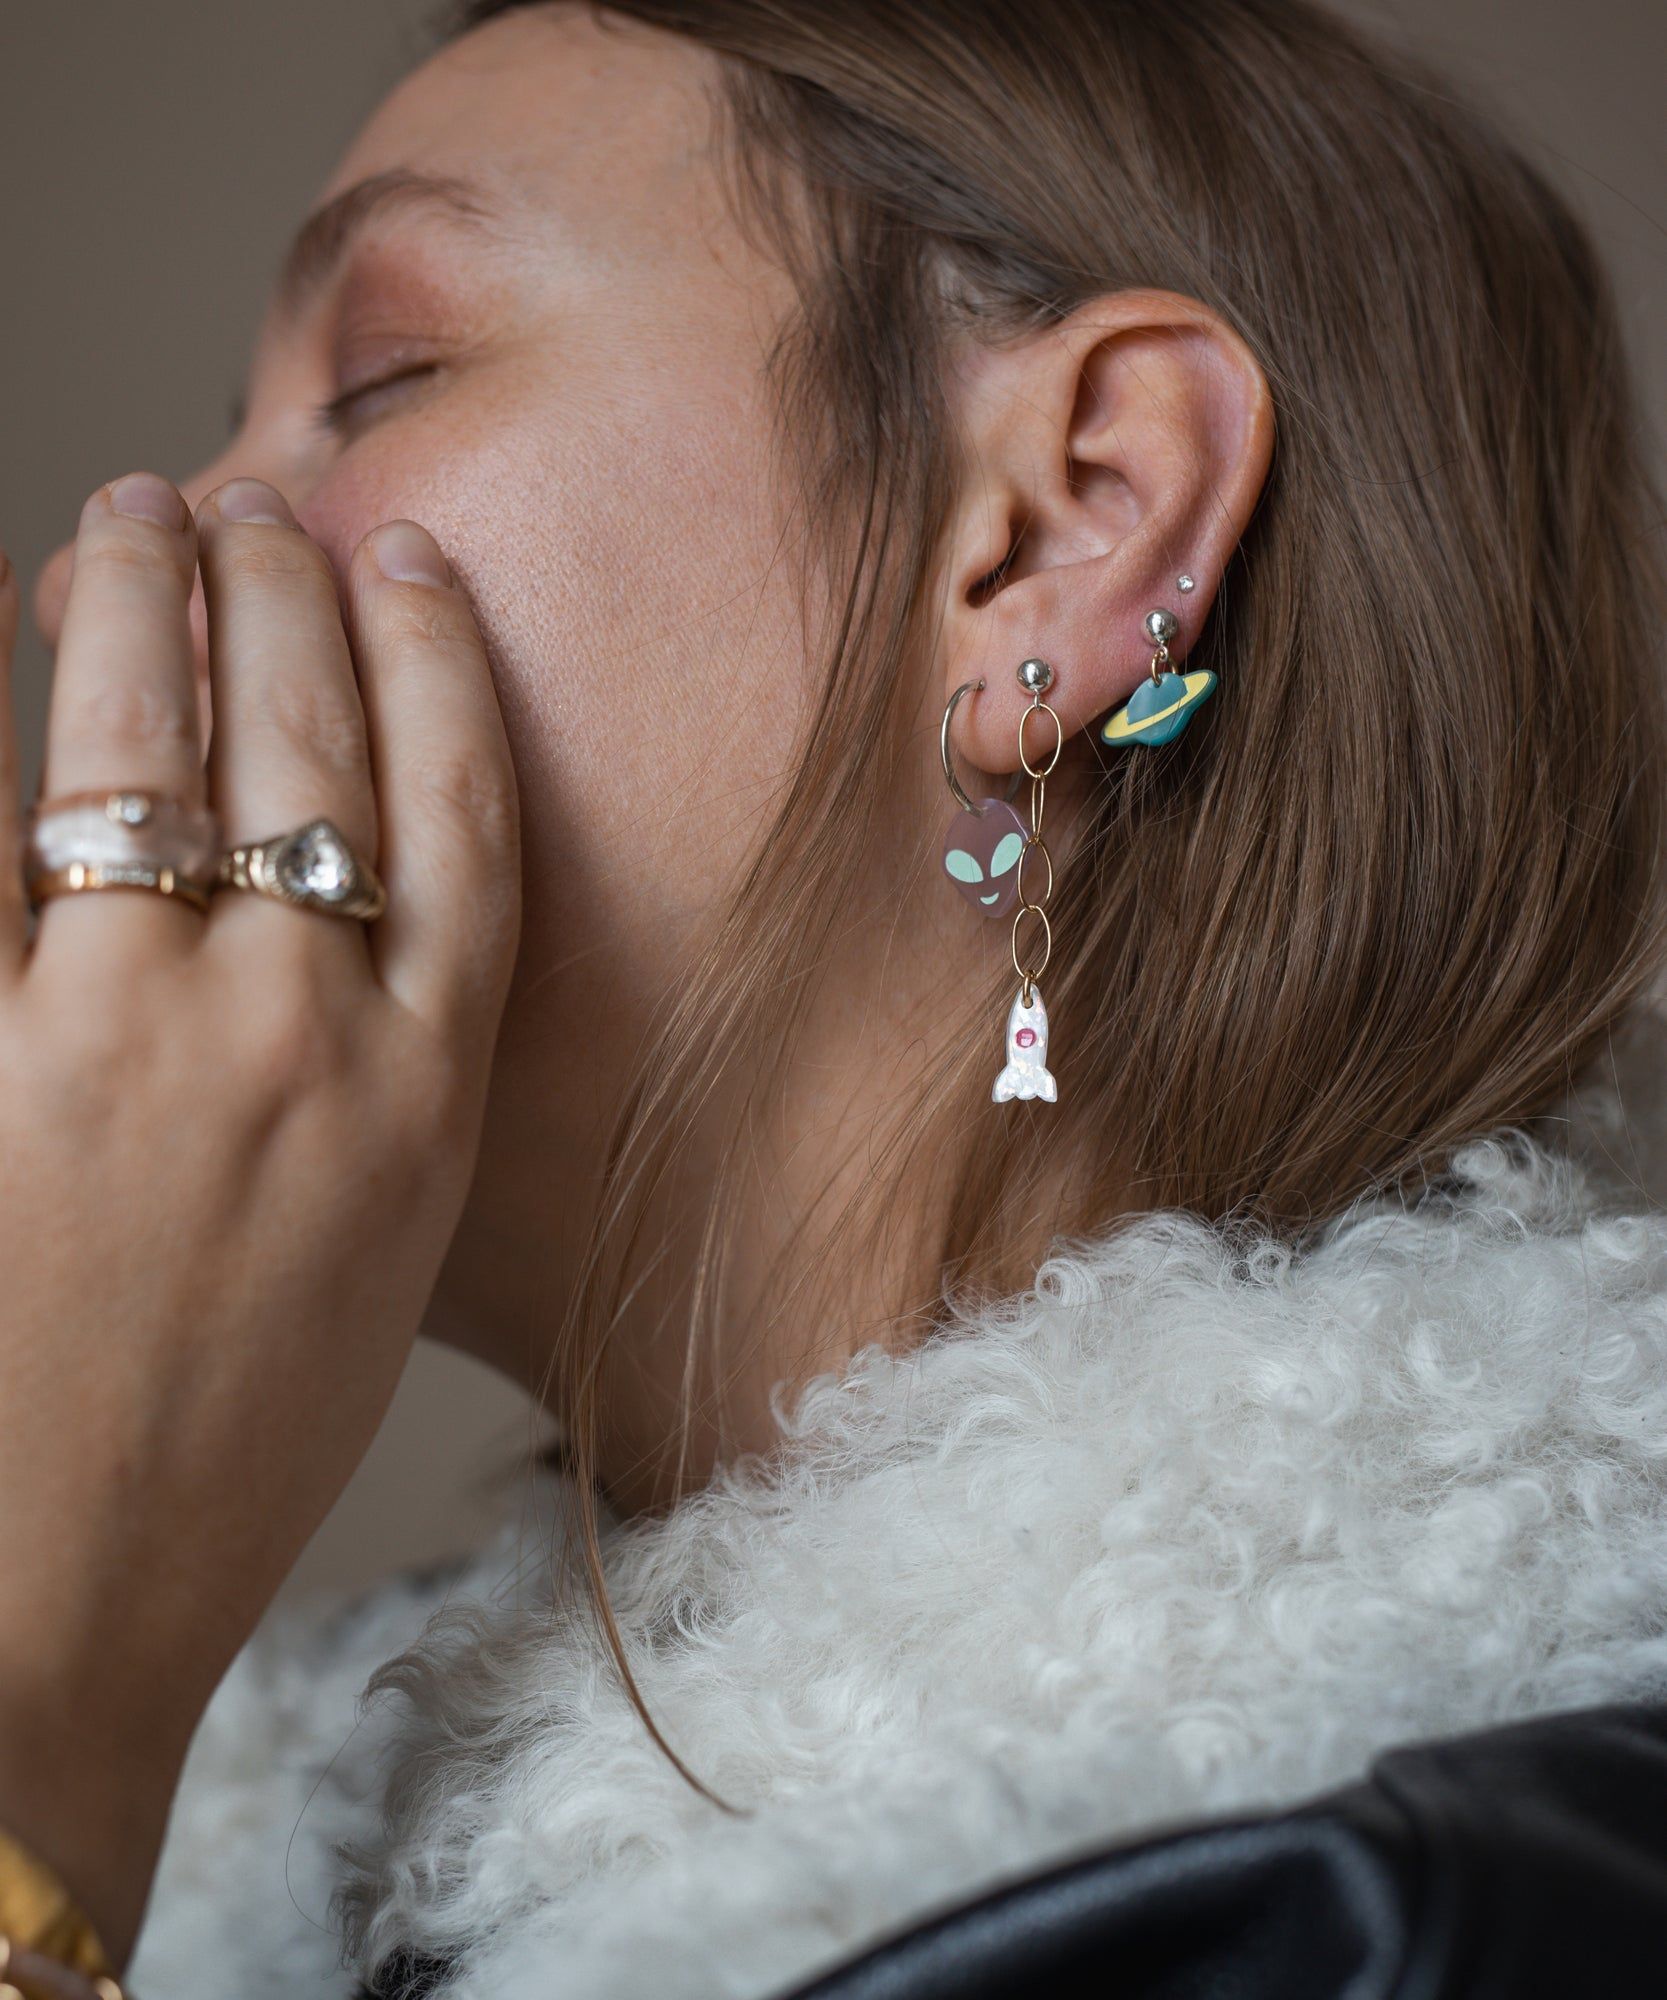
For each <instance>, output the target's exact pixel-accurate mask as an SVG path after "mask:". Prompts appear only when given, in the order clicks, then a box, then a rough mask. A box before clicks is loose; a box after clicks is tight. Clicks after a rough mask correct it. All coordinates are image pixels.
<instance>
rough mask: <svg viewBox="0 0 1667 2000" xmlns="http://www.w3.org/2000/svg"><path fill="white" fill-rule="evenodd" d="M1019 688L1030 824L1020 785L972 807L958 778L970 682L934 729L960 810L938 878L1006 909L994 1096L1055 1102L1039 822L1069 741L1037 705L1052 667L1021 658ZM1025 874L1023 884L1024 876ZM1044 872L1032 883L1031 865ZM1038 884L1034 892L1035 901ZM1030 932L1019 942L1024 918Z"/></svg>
mask: <svg viewBox="0 0 1667 2000" xmlns="http://www.w3.org/2000/svg"><path fill="white" fill-rule="evenodd" d="M1018 679H1019V686H1020V687H1021V688H1023V689H1024V691H1025V693H1026V694H1028V695H1029V696H1030V706H1029V707H1028V708H1026V709H1025V710H1024V711H1023V712H1022V713H1021V714H1020V716H1019V766H1020V770H1022V772H1023V773H1024V775H1025V776H1026V777H1028V778H1029V780H1030V813H1029V818H1028V822H1027V820H1026V819H1025V818H1024V817H1023V816H1022V815H1021V814H1020V813H1018V812H1017V811H1016V810H1015V809H1014V807H1013V805H1012V803H1011V801H1012V798H1013V794H1014V793H1015V792H1016V791H1017V789H1018V786H1019V782H1020V781H1019V775H1018V773H1015V774H1014V778H1013V783H1012V785H1011V786H1010V787H1009V788H1008V794H1007V797H1006V798H1005V799H989V798H986V799H979V800H977V801H974V800H973V799H972V798H970V797H969V796H968V795H967V793H966V791H965V790H964V789H963V788H962V785H961V781H960V779H959V778H957V777H956V775H955V764H954V760H953V758H952V757H951V756H950V752H949V728H950V724H951V723H952V722H953V721H954V719H955V710H956V707H957V705H958V704H959V703H960V702H961V701H962V700H963V699H964V698H965V697H966V696H967V695H969V694H980V693H982V692H983V688H984V683H983V682H982V681H966V682H964V683H963V684H962V685H961V686H960V687H958V688H957V689H956V690H955V692H954V693H953V694H952V695H951V696H950V697H949V704H948V706H947V707H946V708H945V709H944V712H943V726H942V728H941V729H940V731H939V735H938V742H939V748H940V749H941V751H942V753H943V774H944V777H945V779H946V780H947V781H948V784H949V789H950V791H951V793H953V795H954V798H955V802H956V804H957V805H958V806H959V808H960V810H959V811H958V812H957V813H956V815H955V817H954V818H953V819H952V820H951V821H950V822H949V825H948V826H947V827H946V828H945V830H944V840H943V867H944V873H945V874H946V875H947V876H948V877H949V879H950V881H951V882H953V883H954V885H955V887H956V888H957V889H958V890H959V891H960V892H961V894H962V895H963V896H964V897H965V898H966V900H967V901H968V902H969V903H970V904H971V905H972V907H973V908H974V909H975V910H978V911H980V912H981V913H982V914H983V915H984V916H987V917H1005V916H1006V915H1007V914H1008V913H1009V911H1011V912H1012V917H1013V930H1012V952H1013V970H1014V971H1015V972H1016V973H1017V974H1018V976H1019V990H1018V993H1017V995H1016V997H1015V998H1014V1001H1013V1006H1012V1010H1011V1011H1010V1012H1009V1014H1008V1016H1007V1061H1006V1063H1005V1065H1004V1066H1003V1068H1002V1071H1001V1074H1000V1075H999V1076H998V1077H997V1078H996V1080H995V1084H994V1087H993V1088H992V1089H991V1091H990V1096H991V1098H992V1099H993V1100H994V1101H995V1102H996V1103H997V1104H1006V1103H1008V1102H1009V1101H1010V1100H1011V1099H1013V1098H1015V1097H1030V1098H1040V1099H1042V1101H1043V1102H1044V1103H1048V1104H1052V1103H1054V1102H1055V1100H1056V1099H1057V1097H1058V1095H1059V1092H1058V1089H1057V1088H1056V1086H1055V1084H1054V1080H1053V1074H1052V1072H1051V1071H1050V1070H1049V1068H1048V1010H1047V1009H1046V1008H1045V1007H1044V1006H1043V1005H1042V993H1041V989H1040V987H1039V986H1038V985H1037V981H1038V980H1039V979H1040V978H1041V977H1042V974H1043V973H1044V972H1046V971H1047V969H1048V960H1049V959H1050V958H1051V957H1052V956H1053V926H1052V925H1051V924H1050V923H1049V922H1048V907H1047V906H1048V900H1049V898H1050V897H1051V896H1052V895H1053V857H1052V856H1051V855H1050V854H1049V853H1048V848H1047V843H1046V841H1044V840H1043V838H1042V821H1043V817H1044V815H1045V813H1046V811H1047V801H1048V777H1049V774H1050V773H1051V772H1052V770H1053V767H1054V766H1055V764H1057V763H1058V762H1059V753H1060V750H1061V749H1062V748H1063V747H1064V741H1065V735H1064V731H1063V730H1062V729H1061V728H1060V724H1059V717H1058V716H1057V715H1055V714H1054V712H1053V710H1052V709H1051V708H1050V707H1049V706H1048V704H1047V703H1046V702H1045V701H1044V700H1043V699H1042V697H1043V695H1045V694H1046V693H1047V691H1048V689H1049V688H1050V687H1052V686H1053V668H1052V667H1050V666H1049V665H1048V663H1047V661H1046V660H1026V661H1024V663H1023V664H1022V665H1021V666H1020V668H1019V674H1018ZM1039 715H1041V716H1046V717H1047V719H1048V721H1049V722H1051V723H1052V724H1053V744H1052V746H1051V748H1048V749H1047V751H1046V754H1045V755H1044V754H1043V745H1042V744H1041V743H1035V744H1033V743H1032V740H1031V738H1032V731H1033V727H1034V725H1035V724H1036V719H1037V717H1038V716H1039ZM1027 866H1028V867H1029V868H1030V870H1031V877H1030V880H1029V882H1028V883H1027V880H1026V876H1025V870H1026V867H1027ZM1038 866H1040V867H1041V868H1042V869H1043V870H1045V875H1044V876H1043V877H1042V878H1041V879H1040V880H1038V879H1037V877H1036V875H1035V870H1036V868H1037V867H1038ZM1033 887H1034V888H1036V889H1037V890H1038V891H1039V894H1037V895H1034V896H1033V895H1032V894H1031V889H1032V888H1033ZM1027 918H1029V919H1031V920H1032V923H1031V933H1032V934H1031V936H1030V938H1029V940H1028V942H1026V941H1025V940H1024V939H1023V938H1022V933H1023V931H1024V928H1025V921H1026V919H1027Z"/></svg>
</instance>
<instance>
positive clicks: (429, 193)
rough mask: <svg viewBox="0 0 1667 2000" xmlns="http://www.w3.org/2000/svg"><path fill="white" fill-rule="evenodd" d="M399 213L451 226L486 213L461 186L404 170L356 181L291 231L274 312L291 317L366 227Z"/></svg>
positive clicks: (474, 220)
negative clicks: (434, 217)
mask: <svg viewBox="0 0 1667 2000" xmlns="http://www.w3.org/2000/svg"><path fill="white" fill-rule="evenodd" d="M403 209H428V210H430V211H439V212H440V213H442V214H446V215H449V216H450V217H451V218H452V219H453V220H454V221H459V222H472V223H478V222H481V221H482V220H483V219H484V218H485V215H486V212H487V210H486V204H485V202H484V200H483V199H482V197H481V195H480V193H479V192H478V190H476V189H475V188H473V187H471V186H470V185H469V183H468V182H467V181H459V180H450V179H446V178H443V177H441V176H438V175H435V174H420V173H416V172H414V171H412V170H411V169H410V168H406V167H395V168H393V169H391V170H390V171H389V172H387V173H381V174H373V175H371V177H370V178H369V179H368V180H362V181H358V182H356V183H355V184H354V185H353V186H352V187H350V188H345V189H344V190H343V191H342V192H341V193H340V194H338V195H336V196H334V197H333V198H332V199H331V200H329V201H327V202H326V203H325V204H324V206H323V207H322V208H319V209H316V210H315V211H314V212H313V214H311V215H310V216H308V218H307V220H306V221H305V222H304V223H302V225H301V227H300V228H299V229H298V230H297V231H296V233H295V240H294V241H293V242H292V243H291V244H290V246H289V250H288V253H287V254H286V255H285V257H284V262H283V269H282V271H281V273H280V275H279V278H278V288H277V305H278V310H279V312H280V313H282V314H286V315H287V314H290V313H293V312H295V311H296V310H297V309H298V308H299V307H300V306H301V305H302V304H303V302H304V301H305V300H306V299H307V298H308V297H310V296H311V294H312V293H313V292H315V291H316V290H317V289H318V287H319V286H320V285H322V284H323V283H324V282H325V280H326V279H327V278H328V277H329V276H330V275H331V273H332V272H333V271H334V270H335V269H336V267H337V266H338V265H339V264H340V262H341V260H342V258H343V257H344V256H345V255H346V253H347V250H348V247H349V246H350V245H351V243H352V242H353V239H354V238H355V237H356V236H357V235H358V234H359V232H360V231H361V230H362V229H364V228H365V227H366V226H367V225H368V224H369V223H371V222H372V221H374V220H376V219H378V218H379V217H381V216H383V215H386V214H388V213H390V212H397V211H399V210H403Z"/></svg>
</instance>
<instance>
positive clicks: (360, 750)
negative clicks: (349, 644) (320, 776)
mask: <svg viewBox="0 0 1667 2000" xmlns="http://www.w3.org/2000/svg"><path fill="white" fill-rule="evenodd" d="M261 715H262V719H263V721H264V723H265V726H266V727H267V728H268V729H269V730H270V731H271V732H272V734H273V735H274V736H276V737H277V738H279V740H280V741H281V742H283V743H284V745H285V746H286V747H287V748H288V749H289V750H290V751H291V752H293V754H294V755H295V756H296V758H297V759H298V760H300V761H302V762H305V763H308V764H315V765H322V766H323V767H324V768H325V769H326V770H327V771H330V772H332V773H335V774H340V775H348V774H355V773H357V772H359V771H362V770H363V769H364V768H365V767H366V765H367V763H368V761H369V750H368V747H367V744H366V738H365V721H364V716H363V715H362V713H360V711H359V709H358V707H357V705H356V704H354V703H351V702H348V701H345V700H343V698H342V696H341V694H340V692H339V691H337V690H335V689H333V688H330V687H327V686H323V685H321V684H320V683H319V682H318V681H315V680H306V679H303V678H300V677H298V676H294V675H283V676H280V677H279V678H277V679H275V680H273V681H272V682H271V683H270V684H269V685H268V687H267V688H266V691H265V699H264V700H263V702H262V704H261Z"/></svg>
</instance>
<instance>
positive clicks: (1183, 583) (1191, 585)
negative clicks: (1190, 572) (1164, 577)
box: [1175, 576, 1198, 597]
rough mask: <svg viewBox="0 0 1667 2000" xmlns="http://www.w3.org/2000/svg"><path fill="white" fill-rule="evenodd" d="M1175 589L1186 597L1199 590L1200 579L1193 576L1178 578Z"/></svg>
mask: <svg viewBox="0 0 1667 2000" xmlns="http://www.w3.org/2000/svg"><path fill="white" fill-rule="evenodd" d="M1175 588H1176V589H1177V590H1178V591H1179V592H1180V593H1181V595H1182V596H1183V597H1185V596H1187V595H1188V594H1189V593H1190V592H1192V591H1194V590H1196V589H1197V588H1198V579H1197V578H1196V577H1191V576H1178V577H1176V579H1175Z"/></svg>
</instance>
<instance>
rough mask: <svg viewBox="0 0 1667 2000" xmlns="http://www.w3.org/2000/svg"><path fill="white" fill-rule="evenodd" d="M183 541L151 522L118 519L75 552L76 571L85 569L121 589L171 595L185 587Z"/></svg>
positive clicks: (94, 576) (105, 582)
mask: <svg viewBox="0 0 1667 2000" xmlns="http://www.w3.org/2000/svg"><path fill="white" fill-rule="evenodd" d="M180 540H181V538H180V537H179V536H177V535H170V534H169V533H168V531H167V530H166V529H165V528H158V527H156V526H154V525H152V523H150V522H148V521H137V520H126V519H119V520H113V521H111V522H110V524H109V525H108V527H107V528H106V530H105V532H104V533H103V534H101V535H99V536H97V537H96V538H94V539H93V540H91V542H90V543H87V544H83V545H82V546H81V547H80V548H78V549H77V551H76V567H77V569H81V568H82V567H83V565H84V566H85V568H86V570H87V571H88V572H90V574H91V576H92V577H93V579H94V580H95V581H97V582H99V583H101V584H105V585H113V586H115V587H117V588H119V589H129V590H151V591H154V590H156V589H157V588H158V587H159V586H161V587H165V588H166V589H167V590H169V591H170V592H173V591H178V590H179V589H180V588H181V587H182V580H183V569H182V565H181V560H180V553H179V551H180Z"/></svg>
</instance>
